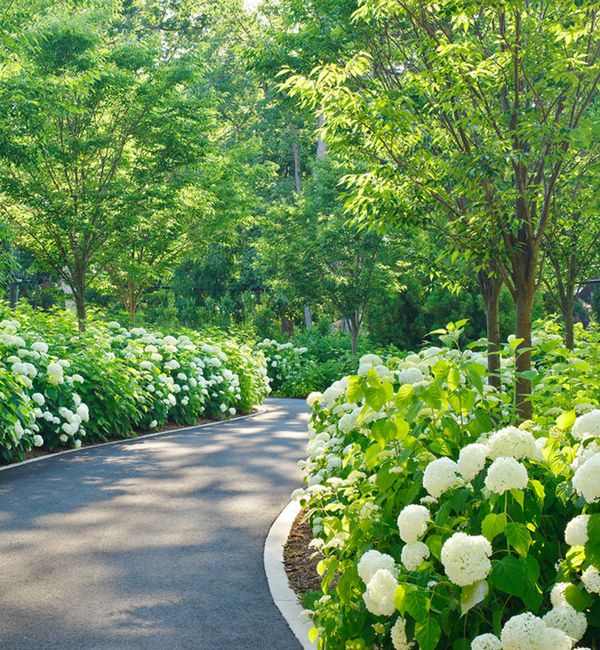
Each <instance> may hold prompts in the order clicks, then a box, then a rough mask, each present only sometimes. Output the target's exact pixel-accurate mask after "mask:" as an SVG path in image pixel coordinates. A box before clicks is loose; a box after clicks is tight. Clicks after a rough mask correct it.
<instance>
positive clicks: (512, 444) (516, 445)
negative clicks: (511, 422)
mask: <svg viewBox="0 0 600 650" xmlns="http://www.w3.org/2000/svg"><path fill="white" fill-rule="evenodd" d="M487 446H488V450H489V451H488V456H489V457H490V458H491V459H492V460H495V459H496V458H500V457H502V456H512V457H513V458H517V459H518V458H532V457H534V456H535V454H536V448H535V438H534V437H533V436H532V435H531V433H530V432H529V431H524V430H523V429H517V427H513V426H510V427H504V428H503V429H500V430H498V431H496V432H495V433H493V434H492V435H491V436H490V437H489V439H488V441H487Z"/></svg>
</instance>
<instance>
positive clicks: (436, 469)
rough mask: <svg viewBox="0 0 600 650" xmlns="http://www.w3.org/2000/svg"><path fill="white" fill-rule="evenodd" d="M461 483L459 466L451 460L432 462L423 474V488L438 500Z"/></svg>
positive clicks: (441, 459) (443, 458)
mask: <svg viewBox="0 0 600 650" xmlns="http://www.w3.org/2000/svg"><path fill="white" fill-rule="evenodd" d="M459 482H460V477H459V476H458V465H457V464H456V463H455V462H454V461H453V460H452V459H450V458H445V457H442V458H436V459H435V460H432V461H431V462H430V463H429V464H428V465H427V467H426V468H425V472H424V474H423V487H424V488H425V489H426V490H427V492H429V494H430V495H431V496H432V497H435V498H436V499H437V498H438V497H440V496H442V494H444V492H446V491H447V490H449V489H450V488H453V487H455V486H456V485H458V483H459Z"/></svg>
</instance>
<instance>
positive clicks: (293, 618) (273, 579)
mask: <svg viewBox="0 0 600 650" xmlns="http://www.w3.org/2000/svg"><path fill="white" fill-rule="evenodd" d="M299 512H300V504H299V503H298V502H296V501H290V502H289V503H288V504H287V506H286V507H285V508H284V509H283V510H282V511H281V512H280V514H279V516H278V517H277V519H276V520H275V521H274V522H273V525H272V526H271V530H269V534H268V535H267V539H266V540H265V550H264V555H263V561H264V565H265V573H266V574H267V582H268V583H269V590H270V591H271V597H272V598H273V601H274V602H275V605H277V608H278V609H279V611H280V612H281V615H282V616H283V618H284V619H285V621H286V623H287V624H288V626H289V627H290V629H291V630H292V632H293V633H294V636H295V637H296V638H297V639H298V641H299V642H300V644H301V645H302V648H303V649H304V650H314V648H316V647H317V646H316V645H315V644H314V643H311V642H310V641H309V640H308V631H309V630H310V629H311V627H312V623H311V622H310V620H309V619H308V617H307V616H306V615H305V614H304V613H303V612H304V610H303V608H302V606H301V605H300V603H299V601H298V597H297V596H296V594H295V593H294V592H293V591H292V590H291V589H290V586H289V584H288V578H287V573H286V572H285V566H284V564H283V547H284V546H285V543H286V542H287V538H288V536H289V534H290V530H291V528H292V524H293V523H294V520H295V519H296V517H297V516H298V513H299Z"/></svg>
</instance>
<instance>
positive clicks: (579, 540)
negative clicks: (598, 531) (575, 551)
mask: <svg viewBox="0 0 600 650" xmlns="http://www.w3.org/2000/svg"><path fill="white" fill-rule="evenodd" d="M589 520H590V515H577V517H573V519H571V521H570V522H569V523H568V524H567V527H566V528H565V542H567V544H568V545H569V546H585V545H586V544H587V541H588V530H587V527H588V522H589Z"/></svg>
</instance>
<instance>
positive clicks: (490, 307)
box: [477, 270, 503, 389]
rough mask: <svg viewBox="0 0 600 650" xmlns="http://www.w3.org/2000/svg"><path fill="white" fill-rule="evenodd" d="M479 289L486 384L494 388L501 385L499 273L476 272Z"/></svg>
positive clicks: (500, 279) (500, 283)
mask: <svg viewBox="0 0 600 650" xmlns="http://www.w3.org/2000/svg"><path fill="white" fill-rule="evenodd" d="M477 281H478V284H479V290H480V292H481V296H482V298H483V302H484V304H485V318H486V338H487V342H488V347H487V370H488V384H489V385H490V386H493V387H494V388H496V389H500V387H501V383H502V382H501V378H500V315H499V310H498V299H499V298H500V290H501V289H502V284H503V280H502V278H501V277H500V276H499V275H495V274H492V273H489V272H488V271H487V270H481V271H479V273H478V274H477Z"/></svg>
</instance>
